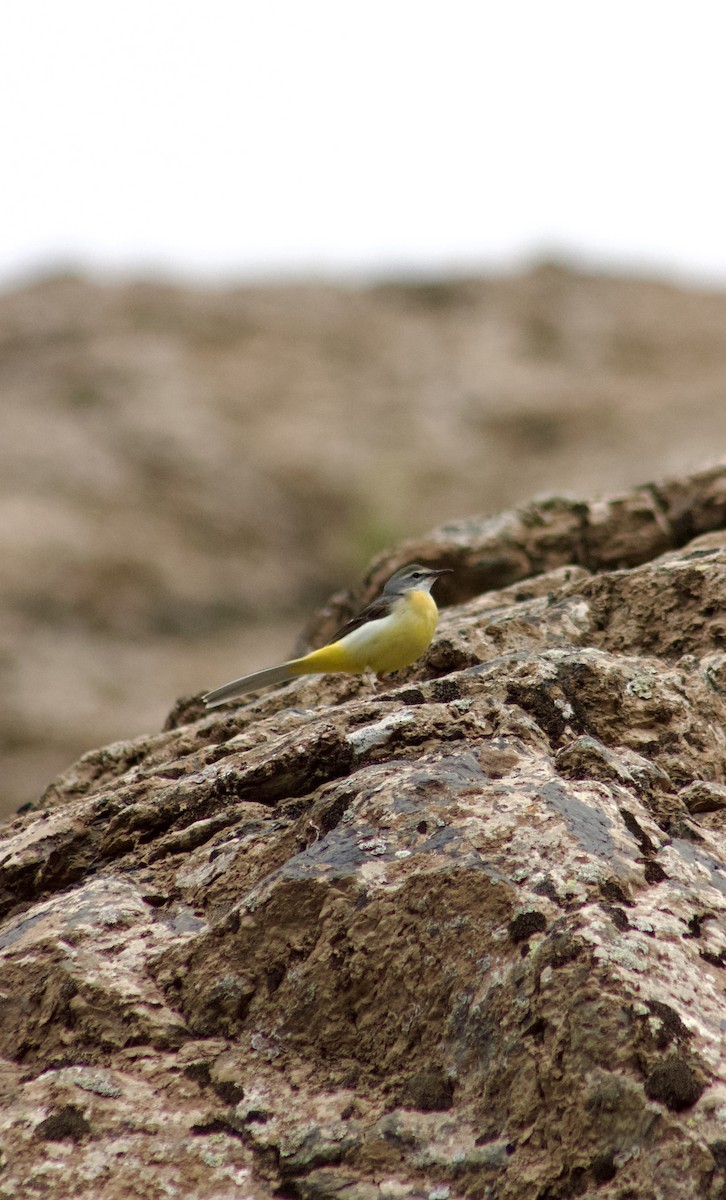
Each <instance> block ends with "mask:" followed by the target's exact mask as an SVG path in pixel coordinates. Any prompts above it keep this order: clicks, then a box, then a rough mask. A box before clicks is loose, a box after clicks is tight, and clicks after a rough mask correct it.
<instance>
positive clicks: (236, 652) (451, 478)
mask: <svg viewBox="0 0 726 1200" xmlns="http://www.w3.org/2000/svg"><path fill="white" fill-rule="evenodd" d="M725 333H726V294H722V293H717V292H713V291H706V290H696V289H687V288H679V287H676V286H670V285H667V284H664V283H658V282H653V281H648V280H642V279H636V278H624V277H616V276H605V275H593V274H585V273H582V272H578V271H575V270H571V269H568V268H567V267H565V266H562V265H558V264H556V263H546V264H542V265H540V266H538V267H536V268H534V269H532V270H530V271H528V272H527V273H525V274H521V275H518V276H511V277H505V278H472V279H458V280H453V279H449V280H447V279H432V280H430V281H422V280H419V281H417V282H405V283H390V282H389V283H382V284H379V285H376V286H368V287H356V288H353V287H350V288H344V287H335V286H332V285H330V286H328V285H294V286H282V285H277V286H272V285H271V286H265V287H262V286H258V287H252V286H245V287H239V288H235V289H232V290H213V289H206V290H205V289H201V288H189V287H182V286H171V285H164V284H162V283H142V282H139V283H125V284H114V285H110V284H108V285H101V284H98V283H95V282H91V281H89V280H88V279H84V278H77V277H73V276H56V277H53V278H48V279H45V280H41V281H36V282H33V283H31V284H28V285H26V286H24V287H22V288H19V289H16V290H13V291H11V292H6V293H5V294H4V295H2V296H0V389H1V392H0V394H1V397H2V416H3V419H2V437H1V438H0V505H1V506H2V520H0V547H1V553H2V571H1V572H0V614H1V619H0V671H1V673H2V688H1V690H0V697H1V699H0V739H1V742H2V758H3V766H2V773H1V775H0V779H1V781H2V788H1V791H2V795H1V796H0V803H1V805H2V809H1V811H2V812H3V813H8V812H10V811H12V810H13V809H15V808H17V807H18V805H21V804H23V803H24V802H26V801H29V800H33V799H36V798H37V796H38V794H39V793H40V792H41V791H42V789H43V787H44V786H45V785H46V784H47V783H48V781H49V780H50V779H51V778H52V777H53V775H54V774H56V773H57V772H58V771H60V770H61V769H62V768H63V767H64V766H66V765H67V764H68V763H69V762H71V761H72V760H73V759H74V758H75V757H77V756H78V755H79V754H80V753H82V752H83V751H84V750H87V749H89V748H91V747H93V746H97V745H100V744H103V743H105V742H109V741H114V740H118V739H123V738H127V737H130V736H134V735H136V734H140V733H142V732H144V731H153V730H155V729H158V728H159V727H160V726H161V724H162V723H163V721H164V718H165V715H166V713H167V711H168V709H169V708H170V707H171V705H172V704H173V702H174V699H175V698H176V696H177V695H178V694H180V693H185V692H186V693H193V692H196V691H199V690H201V689H203V688H208V687H212V686H214V685H215V684H218V683H220V682H222V681H224V680H225V679H227V678H228V677H230V676H232V675H235V674H240V673H243V672H245V671H251V670H254V669H255V668H257V667H261V666H264V665H267V664H269V663H271V662H273V661H275V660H277V659H279V658H281V657H284V656H285V655H286V653H287V652H288V650H289V649H290V647H291V645H292V644H293V643H294V640H295V637H296V636H297V634H298V633H299V631H300V628H301V626H302V625H303V624H304V622H305V620H306V618H307V616H308V615H309V613H310V610H311V609H312V608H313V607H314V606H315V605H316V604H317V603H319V602H320V601H321V600H322V599H323V598H324V597H325V596H326V595H327V594H328V593H329V592H331V591H332V590H335V589H338V588H340V587H343V586H346V585H348V584H351V583H353V582H355V580H356V578H357V577H358V576H359V575H360V573H361V571H362V570H363V568H364V567H365V566H366V564H367V563H368V561H369V560H370V557H371V555H372V554H374V553H375V552H377V551H379V550H381V549H382V548H383V547H385V546H386V545H390V544H391V543H393V542H395V541H397V540H399V539H401V538H404V537H409V536H415V535H417V534H420V533H423V532H424V531H425V530H426V529H427V528H428V527H430V526H432V525H435V524H439V523H440V522H442V521H444V520H446V519H447V518H450V517H456V516H462V515H466V514H470V513H472V514H473V513H485V512H494V511H497V510H498V509H500V508H502V507H506V506H511V505H513V504H516V503H517V502H518V501H520V500H525V499H527V498H529V497H531V496H532V495H535V494H541V493H543V492H558V493H562V492H563V491H564V492H567V493H569V494H582V495H587V496H591V495H592V494H593V493H594V492H596V491H598V490H601V491H613V490H618V489H622V488H624V487H627V486H629V485H633V484H636V483H639V482H643V481H645V480H647V479H652V478H657V477H662V476H664V475H668V474H670V473H681V472H686V471H691V470H694V469H697V468H699V467H702V466H705V465H707V464H709V463H712V462H715V461H718V460H719V459H721V458H722V457H724V456H725V455H726V336H724V335H725Z"/></svg>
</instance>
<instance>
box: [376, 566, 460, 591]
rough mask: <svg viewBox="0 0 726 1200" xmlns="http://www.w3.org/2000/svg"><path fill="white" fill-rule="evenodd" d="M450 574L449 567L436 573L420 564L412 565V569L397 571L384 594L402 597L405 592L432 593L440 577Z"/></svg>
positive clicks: (404, 568)
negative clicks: (433, 586) (433, 585)
mask: <svg viewBox="0 0 726 1200" xmlns="http://www.w3.org/2000/svg"><path fill="white" fill-rule="evenodd" d="M448 574H449V568H448V567H444V568H443V569H442V570H440V571H435V570H433V568H432V567H422V566H421V565H420V564H419V563H411V566H410V567H401V570H400V571H396V574H395V575H392V576H391V578H390V579H389V580H388V583H387V584H386V586H385V587H384V589H383V592H384V595H386V596H402V595H403V593H404V592H411V591H420V592H430V591H431V586H432V584H433V583H435V581H436V580H437V579H438V577H439V575H448Z"/></svg>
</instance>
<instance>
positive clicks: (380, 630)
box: [289, 591, 439, 675]
mask: <svg viewBox="0 0 726 1200" xmlns="http://www.w3.org/2000/svg"><path fill="white" fill-rule="evenodd" d="M438 615H439V611H438V609H437V607H436V602H435V600H434V598H433V596H431V595H430V593H429V592H423V591H411V592H406V593H405V594H404V595H403V596H400V597H399V598H398V599H397V600H395V601H394V603H393V606H392V608H391V611H390V612H389V613H388V614H387V615H386V616H385V617H378V618H376V620H374V621H368V622H367V623H366V624H365V625H361V626H360V627H359V628H358V629H354V630H353V631H352V632H351V633H348V634H346V636H345V637H343V638H341V639H340V641H337V642H333V643H332V645H330V646H323V647H322V649H320V650H313V652H312V653H311V654H306V655H305V657H304V658H299V659H296V660H295V661H294V662H292V663H290V664H289V666H290V668H291V670H292V673H293V674H296V675H297V674H300V675H302V674H305V673H307V672H311V671H349V672H352V673H355V672H360V671H366V670H371V671H375V672H376V674H378V675H387V674H388V673H389V672H390V671H400V670H401V669H402V668H403V667H408V666H410V664H411V663H413V662H415V661H416V659H417V658H420V657H421V655H422V654H423V652H424V651H425V650H426V649H427V647H428V646H429V644H430V642H431V639H432V637H433V636H434V632H435V630H436V622H437V620H438Z"/></svg>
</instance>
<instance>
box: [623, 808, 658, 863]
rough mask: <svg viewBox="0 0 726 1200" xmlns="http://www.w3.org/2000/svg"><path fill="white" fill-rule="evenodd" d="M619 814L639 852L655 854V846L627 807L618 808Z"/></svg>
mask: <svg viewBox="0 0 726 1200" xmlns="http://www.w3.org/2000/svg"><path fill="white" fill-rule="evenodd" d="M620 816H621V817H622V818H623V824H624V825H625V828H626V829H627V830H628V832H629V833H632V835H633V837H634V838H635V840H636V842H637V843H638V845H639V846H640V850H641V853H642V854H643V855H644V856H645V857H649V856H650V855H652V854H655V846H654V844H653V842H652V841H651V839H650V837H649V836H648V834H647V833H646V832H645V830H643V829H641V827H640V825H639V824H638V822H637V820H636V818H635V817H634V816H633V814H632V813H631V812H630V811H629V810H628V809H627V808H621V809H620Z"/></svg>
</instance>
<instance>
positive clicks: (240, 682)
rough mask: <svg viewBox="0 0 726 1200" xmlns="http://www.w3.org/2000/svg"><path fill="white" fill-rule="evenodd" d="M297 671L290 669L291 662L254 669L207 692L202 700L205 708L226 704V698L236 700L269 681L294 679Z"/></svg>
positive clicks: (269, 682) (267, 683) (264, 685)
mask: <svg viewBox="0 0 726 1200" xmlns="http://www.w3.org/2000/svg"><path fill="white" fill-rule="evenodd" d="M297 673H298V672H296V671H294V670H292V664H291V663H283V664H282V666H279V667H268V668H267V670H265V671H255V672H254V673H253V674H252V675H242V676H241V678H240V679H233V680H232V682H231V683H225V684H223V685H222V687H218V688H215V690H214V691H213V692H207V694H206V696H202V700H203V701H204V703H205V704H206V706H207V708H216V706H217V705H218V704H226V702H227V701H228V700H236V699H237V697H238V696H244V695H245V693H246V692H256V691H257V689H258V688H263V687H268V686H269V684H271V683H283V682H284V681H285V680H286V679H294V678H295V676H296V675H297Z"/></svg>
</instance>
